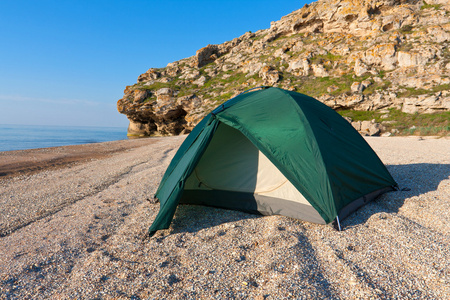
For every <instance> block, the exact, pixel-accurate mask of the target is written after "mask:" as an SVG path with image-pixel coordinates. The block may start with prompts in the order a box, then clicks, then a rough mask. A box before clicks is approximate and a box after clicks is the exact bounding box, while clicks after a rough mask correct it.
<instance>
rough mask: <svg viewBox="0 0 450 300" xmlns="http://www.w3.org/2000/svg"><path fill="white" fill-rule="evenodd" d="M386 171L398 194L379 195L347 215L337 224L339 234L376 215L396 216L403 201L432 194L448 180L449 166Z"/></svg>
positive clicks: (423, 165) (409, 166) (410, 166)
mask: <svg viewBox="0 0 450 300" xmlns="http://www.w3.org/2000/svg"><path fill="white" fill-rule="evenodd" d="M386 167H387V168H388V170H389V172H390V173H391V175H392V177H394V179H395V180H396V181H397V183H398V185H399V188H400V190H399V191H393V192H389V193H386V194H383V195H381V196H380V197H378V198H377V199H375V200H374V201H373V202H371V203H368V204H367V205H364V206H362V207H361V208H360V209H358V210H357V211H355V212H353V213H352V214H350V216H348V217H347V218H346V219H345V220H343V221H342V222H341V225H342V227H343V230H345V227H348V226H354V225H359V224H363V223H365V222H366V221H367V220H368V219H369V218H370V217H371V216H372V215H374V214H377V213H382V212H384V213H398V211H399V209H400V208H401V207H402V206H403V204H404V203H405V200H406V199H408V198H411V197H415V196H420V195H423V194H426V193H428V192H432V191H436V190H437V188H438V186H439V184H440V183H441V182H442V181H443V180H445V179H448V178H449V177H450V164H427V163H419V164H406V165H387V166H386ZM402 189H406V190H403V191H402Z"/></svg>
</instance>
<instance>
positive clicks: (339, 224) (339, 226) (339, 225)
mask: <svg viewBox="0 0 450 300" xmlns="http://www.w3.org/2000/svg"><path fill="white" fill-rule="evenodd" d="M336 221H337V224H338V228H339V231H342V230H341V222H339V216H336Z"/></svg>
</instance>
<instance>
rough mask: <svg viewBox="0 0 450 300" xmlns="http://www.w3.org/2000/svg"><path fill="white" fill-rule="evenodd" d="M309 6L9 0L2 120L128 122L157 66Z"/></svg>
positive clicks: (2, 13) (0, 9) (2, 4)
mask: <svg viewBox="0 0 450 300" xmlns="http://www.w3.org/2000/svg"><path fill="white" fill-rule="evenodd" d="M307 2H308V3H309V2H311V1H304V0H296V1H291V0H286V1H284V0H279V1H265V0H259V1H254V0H250V1H242V0H241V1H236V0H227V1H201V0H197V1H195V0H193V1H181V0H179V1H175V0H164V1H131V0H129V1H125V0H124V1H113V0H109V1H100V0H90V1H84V0H77V1H76V0H73V1H65V0H59V1H48V0H39V1H36V0H29V1H21V0H0V28H1V30H0V41H1V43H0V124H23V125H64V126H74V125H78V126H121V127H126V126H127V125H128V120H127V119H126V117H125V116H124V115H121V114H119V113H118V112H117V109H116V102H117V100H118V99H120V98H121V97H122V95H123V90H124V89H125V87H126V86H127V85H131V84H134V83H135V82H136V79H137V77H138V76H139V75H140V74H141V73H144V72H145V71H147V70H148V69H149V68H151V67H165V66H166V65H167V64H168V63H170V62H173V61H176V60H179V59H182V58H185V57H189V56H192V55H194V54H195V52H196V50H198V49H200V48H202V47H204V46H206V45H208V44H220V43H223V42H225V41H229V40H231V39H233V38H235V37H238V36H240V35H242V34H244V33H245V32H247V31H249V30H250V31H253V32H254V31H257V30H259V29H266V28H269V27H270V22H271V21H277V20H279V19H280V18H281V17H282V16H284V15H286V14H288V13H290V12H292V11H294V10H297V9H300V8H301V7H302V6H303V5H304V4H305V3H307Z"/></svg>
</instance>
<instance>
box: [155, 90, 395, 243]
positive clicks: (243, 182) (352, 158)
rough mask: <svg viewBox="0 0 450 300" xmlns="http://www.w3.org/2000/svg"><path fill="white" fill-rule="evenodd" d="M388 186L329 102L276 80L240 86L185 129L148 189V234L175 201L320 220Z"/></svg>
mask: <svg viewBox="0 0 450 300" xmlns="http://www.w3.org/2000/svg"><path fill="white" fill-rule="evenodd" d="M395 186H397V183H396V182H395V181H394V179H393V178H392V176H391V175H390V174H389V172H388V170H387V169H386V167H385V166H384V164H383V163H382V162H381V160H380V159H379V158H378V156H377V155H376V154H375V152H374V151H373V150H372V149H371V148H370V146H369V145H368V144H367V142H366V141H365V140H364V138H362V137H361V135H360V134H359V133H358V132H357V131H356V130H355V129H354V128H353V127H352V126H351V124H349V123H348V122H347V121H346V120H345V119H344V118H342V117H341V116H340V115H339V114H338V113H336V112H335V111H334V110H332V109H331V108H329V107H328V106H326V105H324V104H323V103H321V102H319V101H317V100H315V99H313V98H311V97H308V96H305V95H303V94H299V93H296V92H292V91H287V90H283V89H279V88H263V89H261V90H258V91H247V92H244V93H242V94H240V95H238V96H236V97H235V98H232V99H231V100H228V101H227V102H225V103H224V104H222V105H220V106H219V107H217V108H216V109H215V110H213V111H212V112H211V113H210V114H208V115H207V116H206V117H205V118H204V119H203V120H202V121H201V122H200V123H199V124H198V125H197V126H196V127H195V128H194V129H193V130H192V132H191V133H190V134H189V135H188V136H187V137H186V139H185V141H184V142H183V144H182V145H181V146H180V148H179V149H178V152H177V153H176V154H175V156H174V158H173V159H172V161H171V163H170V165H169V167H168V168H167V170H166V172H165V174H164V176H163V178H162V180H161V183H160V186H159V188H158V190H157V192H156V194H155V197H156V198H158V199H159V201H160V210H159V213H158V215H157V216H156V219H155V220H154V222H153V224H152V225H151V227H150V229H149V234H150V235H153V234H154V233H155V232H156V231H157V230H160V229H167V228H168V227H169V225H170V223H171V221H172V218H173V215H174V213H175V210H176V207H177V205H178V204H179V203H185V204H200V205H208V206H214V207H220V208H226V209H235V210H241V211H246V212H250V213H259V214H263V215H273V214H276V215H285V216H289V217H293V218H297V219H302V220H305V221H310V222H313V223H319V224H327V223H330V222H332V221H334V220H335V219H336V218H337V217H338V218H339V219H341V220H342V219H344V218H345V217H346V216H347V215H348V214H349V213H351V212H352V211H354V210H355V209H357V208H358V207H360V206H362V205H364V204H365V203H367V202H368V201H371V200H373V199H374V198H376V197H377V196H378V195H380V194H382V193H384V192H387V191H390V190H393V189H394V187H395ZM339 219H338V220H339Z"/></svg>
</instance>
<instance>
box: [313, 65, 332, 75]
mask: <svg viewBox="0 0 450 300" xmlns="http://www.w3.org/2000/svg"><path fill="white" fill-rule="evenodd" d="M311 67H312V70H313V73H314V76H316V77H328V76H330V74H328V72H327V70H325V68H324V66H323V65H321V64H318V65H317V64H312V65H311Z"/></svg>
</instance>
